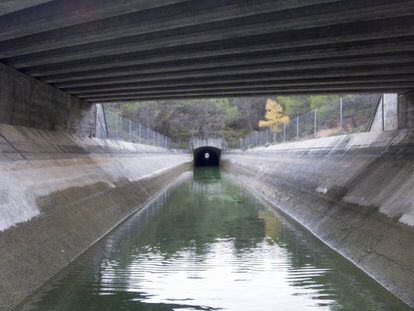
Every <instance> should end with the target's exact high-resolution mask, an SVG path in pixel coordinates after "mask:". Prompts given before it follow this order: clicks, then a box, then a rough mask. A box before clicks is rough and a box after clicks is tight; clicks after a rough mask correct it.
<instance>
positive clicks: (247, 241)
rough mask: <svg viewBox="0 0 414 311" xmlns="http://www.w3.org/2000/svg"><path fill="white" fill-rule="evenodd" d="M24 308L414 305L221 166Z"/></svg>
mask: <svg viewBox="0 0 414 311" xmlns="http://www.w3.org/2000/svg"><path fill="white" fill-rule="evenodd" d="M18 309H21V310H145V311H149V310H154V311H155V310H235V311H244V310H246V311H247V310H249V311H251V310H260V311H261V310H358V311H359V310H405V309H406V307H405V306H404V305H403V304H402V303H400V302H399V301H398V300H397V299H396V298H395V297H393V296H392V295H390V294H389V293H388V292H387V291H385V290H384V289H383V288H382V287H380V286H379V285H378V284H376V283H375V282H374V281H373V280H371V279H370V278H368V277H367V276H366V275H364V274H363V273H361V272H360V271H359V270H357V269H356V268H355V267H353V266H352V265H351V264H350V263H349V262H347V261H346V260H344V259H343V258H341V257H340V256H338V255H337V254H335V253H334V252H333V251H331V250H330V249H329V248H327V247H326V246H324V245H323V244H321V243H320V242H319V241H318V240H316V239H315V238H313V237H312V236H310V234H309V233H307V232H305V231H304V230H303V229H302V228H300V227H299V226H298V225H297V224H294V223H292V222H291V221H289V220H287V219H286V218H284V217H282V216H281V215H277V214H275V212H272V211H270V210H269V209H268V208H266V206H264V205H263V204H262V203H261V202H259V201H258V200H257V199H255V198H254V197H253V196H252V195H251V194H249V193H248V192H247V191H245V190H244V189H242V188H240V187H239V186H237V185H235V184H234V183H232V182H231V181H230V180H229V179H228V178H226V177H225V176H220V171H218V170H216V169H211V168H206V169H202V170H196V171H195V172H194V175H192V174H190V173H188V174H187V175H186V176H183V177H182V178H180V181H179V182H177V184H176V185H174V186H172V187H171V188H169V189H168V190H166V192H165V193H163V194H162V195H160V196H159V197H158V198H157V199H155V200H154V201H153V202H152V203H151V204H149V205H148V206H147V207H146V208H145V209H143V210H141V211H139V212H138V213H136V214H135V215H134V216H132V217H131V218H130V219H129V220H128V221H126V222H124V223H123V224H122V225H121V226H119V227H118V228H117V229H115V230H114V231H112V232H111V233H110V234H109V235H108V236H106V237H105V238H104V239H102V240H101V241H100V242H98V243H97V244H96V245H95V246H94V247H92V248H91V249H89V250H88V251H87V252H86V253H84V254H83V255H82V256H81V257H79V258H78V259H77V260H76V261H74V262H73V263H72V264H71V265H69V266H68V267H67V268H66V269H64V270H63V271H62V272H61V273H59V274H58V275H57V276H56V277H55V278H53V279H52V280H51V281H49V282H48V283H47V284H45V285H44V286H43V287H41V288H40V289H39V290H38V291H37V292H36V293H35V294H34V295H33V296H32V297H30V298H29V299H28V300H27V301H25V302H24V304H23V305H22V306H20V307H19V308H18Z"/></svg>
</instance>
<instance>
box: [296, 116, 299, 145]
mask: <svg viewBox="0 0 414 311" xmlns="http://www.w3.org/2000/svg"><path fill="white" fill-rule="evenodd" d="M296 140H299V116H297V117H296Z"/></svg>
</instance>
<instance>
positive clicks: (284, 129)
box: [283, 123, 286, 142]
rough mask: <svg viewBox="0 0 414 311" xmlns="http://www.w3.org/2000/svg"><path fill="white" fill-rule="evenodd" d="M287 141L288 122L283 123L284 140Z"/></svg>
mask: <svg viewBox="0 0 414 311" xmlns="http://www.w3.org/2000/svg"><path fill="white" fill-rule="evenodd" d="M285 141H286V123H284V124H283V142H285Z"/></svg>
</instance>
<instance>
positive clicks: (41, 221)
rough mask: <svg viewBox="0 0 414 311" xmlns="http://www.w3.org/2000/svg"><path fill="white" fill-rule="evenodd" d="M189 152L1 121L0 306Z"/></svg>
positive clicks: (135, 204) (168, 178)
mask: <svg viewBox="0 0 414 311" xmlns="http://www.w3.org/2000/svg"><path fill="white" fill-rule="evenodd" d="M191 160H192V158H191V156H190V155H189V154H178V153H173V152H171V151H169V150H166V149H163V148H159V147H153V146H144V145H139V144H131V143H126V142H116V141H109V140H100V139H96V138H87V137H80V136H75V135H72V134H69V133H67V132H63V131H62V132H59V131H44V130H37V129H33V128H25V127H16V126H10V125H4V124H0V215H1V217H0V253H1V255H0V310H8V309H9V308H11V307H12V306H14V305H16V304H17V303H18V302H20V301H21V300H22V299H23V298H25V297H26V296H27V295H29V294H30V293H31V292H32V291H33V290H34V289H35V288H36V287H37V286H39V285H40V284H41V283H42V282H44V281H46V280H48V279H49V278H50V277H51V276H53V275H54V274H55V273H56V272H58V271H59V270H60V269H61V268H62V267H64V266H65V265H67V264H68V263H69V262H70V261H71V260H73V259H74V258H75V257H76V256H77V255H79V254H80V253H81V252H82V251H83V250H85V249H86V248H88V247H89V246H90V245H91V244H93V243H94V242H95V241H96V240H97V239H99V238H100V237H101V236H103V235H104V234H105V233H106V232H107V231H108V230H110V229H111V228H112V227H113V226H115V225H116V224H117V223H119V222H120V221H121V220H123V219H124V218H125V217H127V216H128V215H130V214H131V213H132V212H133V211H135V210H136V209H138V208H140V207H142V206H143V205H144V204H145V203H146V202H147V201H148V200H150V199H151V198H152V197H153V196H154V195H155V194H156V193H157V192H159V191H161V190H162V189H163V188H164V187H165V186H166V185H168V184H169V183H170V182H172V181H173V180H175V178H177V177H178V176H179V175H180V174H181V173H182V172H184V171H185V170H187V169H189V168H190V163H191Z"/></svg>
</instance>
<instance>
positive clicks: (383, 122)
mask: <svg viewBox="0 0 414 311" xmlns="http://www.w3.org/2000/svg"><path fill="white" fill-rule="evenodd" d="M381 115H382V130H383V131H384V130H385V117H384V94H382V95H381Z"/></svg>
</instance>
